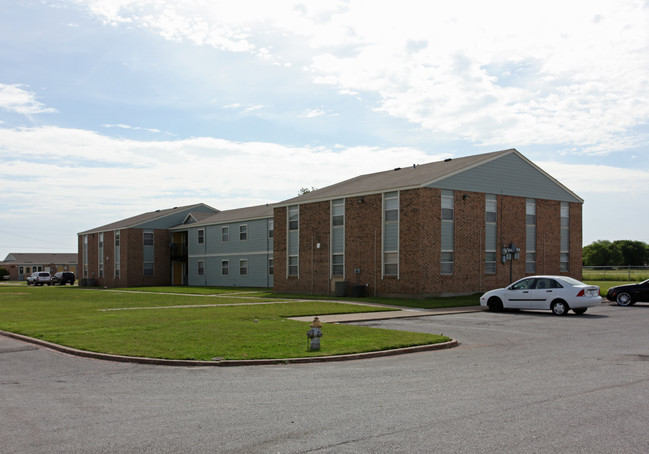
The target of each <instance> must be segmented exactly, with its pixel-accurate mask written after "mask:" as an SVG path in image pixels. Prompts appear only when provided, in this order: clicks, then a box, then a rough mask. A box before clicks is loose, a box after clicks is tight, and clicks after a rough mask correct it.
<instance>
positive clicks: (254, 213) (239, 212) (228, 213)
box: [171, 204, 274, 230]
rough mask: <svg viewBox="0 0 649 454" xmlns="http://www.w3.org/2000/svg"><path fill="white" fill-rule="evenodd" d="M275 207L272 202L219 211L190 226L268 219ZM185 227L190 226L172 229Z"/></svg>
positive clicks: (178, 228) (176, 228) (178, 227)
mask: <svg viewBox="0 0 649 454" xmlns="http://www.w3.org/2000/svg"><path fill="white" fill-rule="evenodd" d="M273 208H274V205H272V204H265V205H257V206H252V207H245V208H235V209H233V210H224V211H219V212H218V213H216V214H212V215H210V216H209V217H206V218H204V219H202V220H200V221H198V222H195V223H192V224H190V225H189V226H191V227H192V228H194V227H202V226H206V225H217V224H225V223H228V222H239V221H250V220H253V219H266V218H272V217H273ZM183 227H184V228H185V229H186V228H187V227H188V226H187V225H186V224H182V225H179V226H176V227H173V228H172V229H171V230H183Z"/></svg>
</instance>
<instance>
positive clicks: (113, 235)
mask: <svg viewBox="0 0 649 454" xmlns="http://www.w3.org/2000/svg"><path fill="white" fill-rule="evenodd" d="M217 212H218V210H216V209H214V208H212V207H210V206H207V205H205V204H202V203H199V204H195V205H188V206H183V207H174V208H169V209H166V210H156V211H152V212H148V213H143V214H140V215H138V216H133V217H130V218H127V219H123V220H121V221H117V222H113V223H112V224H107V225H104V226H101V227H97V228H94V229H90V230H87V231H85V232H81V233H79V234H78V242H79V268H80V269H79V271H80V275H79V276H78V279H79V281H80V284H81V285H97V286H101V287H104V286H105V287H137V286H155V285H183V284H185V283H186V282H185V281H184V276H185V274H186V269H187V263H186V261H187V256H186V254H183V252H182V248H183V247H186V244H182V243H174V242H173V238H172V234H171V232H170V231H169V228H170V227H174V226H176V225H178V224H181V223H183V222H187V223H189V222H196V221H199V220H201V219H204V218H205V217H207V216H209V215H212V214H214V213H217ZM172 251H175V252H176V253H175V254H174V256H173V261H172ZM172 267H173V270H174V272H173V273H172Z"/></svg>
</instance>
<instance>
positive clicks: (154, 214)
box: [79, 203, 218, 235]
mask: <svg viewBox="0 0 649 454" xmlns="http://www.w3.org/2000/svg"><path fill="white" fill-rule="evenodd" d="M194 207H204V208H208V209H211V210H214V211H218V210H216V209H214V208H212V207H210V206H208V205H205V204H203V203H197V204H194V205H186V206H182V207H173V208H167V209H164V210H155V211H150V212H148V213H142V214H138V215H137V216H132V217H130V218H126V219H122V220H121V221H116V222H112V223H110V224H106V225H102V226H101V227H96V228H94V229H90V230H86V231H85V232H80V233H79V235H86V234H88V233H93V232H105V231H109V230H120V229H128V228H133V227H137V226H138V225H140V224H144V223H145V222H149V221H153V220H155V219H160V218H164V217H165V216H168V215H170V214H173V213H176V212H178V211H183V210H187V209H190V208H194ZM210 214H211V213H210Z"/></svg>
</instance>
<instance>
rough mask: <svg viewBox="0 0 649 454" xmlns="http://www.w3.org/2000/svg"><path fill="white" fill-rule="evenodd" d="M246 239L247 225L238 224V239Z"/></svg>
mask: <svg viewBox="0 0 649 454" xmlns="http://www.w3.org/2000/svg"><path fill="white" fill-rule="evenodd" d="M247 239H248V226H247V225H246V224H243V225H240V226H239V240H240V241H246V240H247Z"/></svg>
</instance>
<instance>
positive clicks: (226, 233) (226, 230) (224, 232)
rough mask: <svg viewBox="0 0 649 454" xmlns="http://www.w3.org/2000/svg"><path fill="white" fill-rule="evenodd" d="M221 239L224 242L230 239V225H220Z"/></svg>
mask: <svg viewBox="0 0 649 454" xmlns="http://www.w3.org/2000/svg"><path fill="white" fill-rule="evenodd" d="M221 241H223V242H224V243H227V242H228V241H230V227H221Z"/></svg>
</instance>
